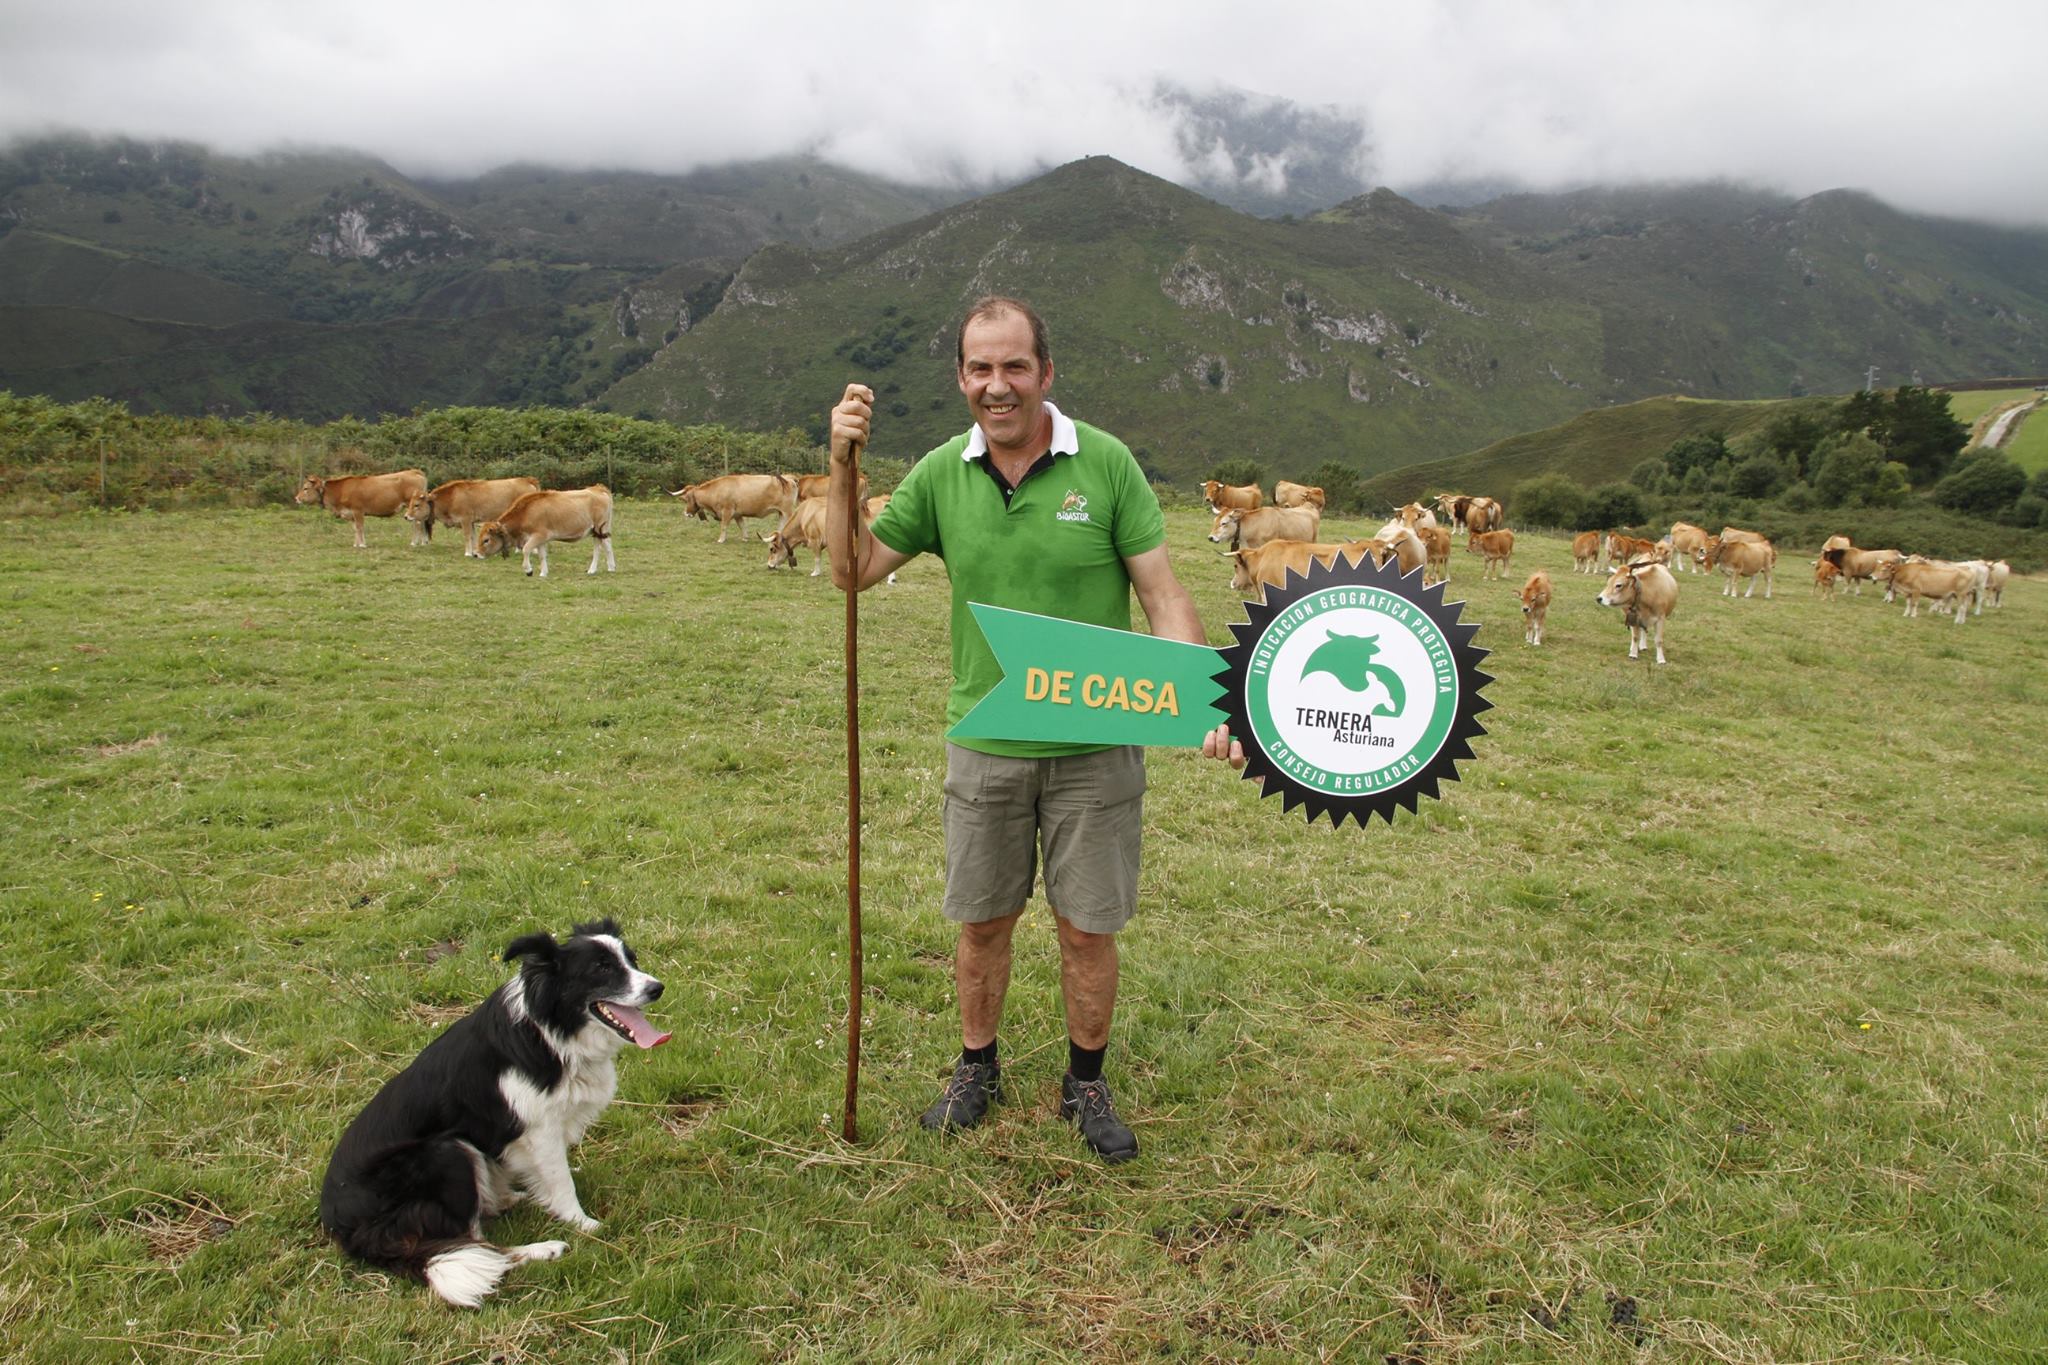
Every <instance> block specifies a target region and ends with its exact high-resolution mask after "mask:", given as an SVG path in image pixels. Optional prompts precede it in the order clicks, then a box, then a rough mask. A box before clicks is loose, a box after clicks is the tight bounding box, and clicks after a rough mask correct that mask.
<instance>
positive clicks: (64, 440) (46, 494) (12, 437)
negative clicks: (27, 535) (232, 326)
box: [0, 392, 902, 516]
mask: <svg viewBox="0 0 2048 1365" xmlns="http://www.w3.org/2000/svg"><path fill="white" fill-rule="evenodd" d="M412 466H417V467H419V468H420V469H423V470H425V471H426V474H427V477H428V479H429V480H431V481H433V482H434V483H441V482H444V481H446V480H448V479H462V478H496V477H502V476H506V475H511V474H528V475H532V476H533V477H535V478H537V479H539V480H540V481H541V482H542V483H543V484H544V485H546V486H547V487H550V488H564V487H578V486H581V485H584V484H590V483H605V484H609V485H610V486H611V488H612V491H613V492H615V493H617V494H619V495H621V496H623V497H633V496H641V495H645V494H650V493H655V492H659V491H663V490H666V489H674V488H680V487H681V486H682V485H684V484H686V483H693V482H696V481H698V480H700V479H705V478H710V477H712V476H713V475H716V474H722V473H764V472H774V471H783V470H788V471H795V472H804V473H815V472H817V471H819V470H822V469H823V468H824V452H823V451H822V450H821V449H819V448H818V447H817V446H815V445H813V444H812V443H811V441H810V439H809V437H807V436H805V435H804V433H802V432H800V431H796V430H794V429H792V430H787V431H776V432H754V431H735V430H732V429H731V428H728V427H720V426H696V427H678V426H671V425H669V424H668V423H665V422H648V421H642V420H640V419H638V418H633V417H622V416H619V415H617V414H613V413H601V412H590V411H586V410H583V409H572V408H435V409H429V410H423V411H420V412H415V413H413V414H411V415H410V416H406V417H389V418H386V419H384V420H383V421H381V422H366V421H361V420H358V419H344V420H342V421H338V422H329V423H326V424H324V425H319V426H314V425H310V424H307V423H304V422H295V421H288V420H286V419H284V418H278V417H267V416H255V417H239V418H219V417H169V416H138V415H136V414H134V413H131V412H129V411H128V409H127V408H126V407H124V406H123V405H121V404H119V403H114V402H109V401H107V400H106V399H99V398H95V399H89V400H87V401H85V402H82V403H56V402H52V401H51V400H49V399H46V398H38V397H21V396H17V395H15V394H11V393H6V392H0V515H8V516H25V515H26V516H35V515H47V514H51V513H57V512H65V511H75V510H79V509H82V508H89V507H101V506H104V507H108V508H133V509H140V508H153V509H158V510H166V509H171V508H177V507H199V506H211V507H219V506H254V505H257V504H260V503H267V502H280V501H288V500H289V499H290V498H291V496H292V493H293V492H294V491H295V490H296V489H297V488H298V486H299V483H300V481H301V480H302V479H303V478H304V477H305V476H306V475H307V474H312V473H320V474H357V473H368V472H372V471H376V470H385V469H404V468H409V467H412ZM884 466H887V467H884ZM868 472H869V479H870V482H871V483H872V484H873V485H874V486H875V487H876V489H877V490H878V491H882V492H887V491H888V490H889V489H891V488H893V487H894V486H895V483H896V481H897V480H898V479H900V478H901V477H902V471H901V470H898V469H896V468H895V467H894V466H893V464H890V463H889V462H878V463H877V464H876V467H875V468H872V469H870V470H869V471H868Z"/></svg>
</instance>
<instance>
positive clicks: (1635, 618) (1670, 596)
mask: <svg viewBox="0 0 2048 1365" xmlns="http://www.w3.org/2000/svg"><path fill="white" fill-rule="evenodd" d="M1598 600H1599V603H1600V605H1601V606H1603V607H1620V608H1621V615H1622V620H1623V621H1624V622H1625V623H1626V624H1627V626H1628V657H1629V658H1631V659H1634V658H1638V657H1640V656H1641V654H1642V652H1643V646H1644V645H1646V644H1650V643H1652V642H1653V641H1654V642H1655V644H1656V647H1657V662H1658V663H1660V664H1661V663H1663V662H1664V622H1665V620H1666V618H1668V617H1669V616H1670V615H1671V613H1672V612H1673V611H1675V610H1677V608H1678V580H1677V579H1675V578H1673V577H1672V576H1671V571H1670V570H1669V569H1667V568H1665V567H1664V566H1663V565H1662V564H1660V563H1658V562H1657V561H1656V560H1654V559H1649V558H1644V559H1639V560H1636V561H1635V562H1634V563H1631V564H1624V565H1623V566H1622V567H1621V568H1620V569H1617V570H1616V571H1615V574H1614V577H1612V578H1610V579H1608V580H1607V586H1606V587H1605V588H1602V589H1601V590H1600V596H1599V599H1598Z"/></svg>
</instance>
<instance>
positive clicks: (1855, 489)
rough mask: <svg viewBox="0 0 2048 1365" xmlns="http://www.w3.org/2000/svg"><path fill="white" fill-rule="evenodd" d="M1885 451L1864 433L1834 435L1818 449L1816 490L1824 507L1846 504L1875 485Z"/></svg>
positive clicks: (1815, 461)
mask: <svg viewBox="0 0 2048 1365" xmlns="http://www.w3.org/2000/svg"><path fill="white" fill-rule="evenodd" d="M1883 464H1884V451H1883V450H1882V449H1880V448H1879V446H1878V444H1877V442H1875V441H1873V440H1871V439H1870V438H1869V437H1868V436H1865V435H1864V434H1863V433H1862V432H1845V433H1841V434H1838V435H1834V436H1830V437H1828V438H1827V439H1826V440H1824V441H1822V442H1821V443H1820V445H1818V446H1817V447H1815V448H1814V452H1813V461H1812V468H1813V493H1814V497H1815V499H1816V500H1817V501H1818V502H1819V503H1820V504H1821V505H1822V506H1824V507H1845V506H1847V505H1848V504H1849V503H1850V502H1851V501H1852V500H1854V499H1855V498H1857V497H1859V496H1860V495H1861V494H1863V493H1864V492H1865V491H1866V490H1867V489H1869V488H1870V487H1871V485H1872V484H1873V483H1875V482H1876V479H1877V471H1878V469H1879V468H1880V467H1881V466H1882V465H1883Z"/></svg>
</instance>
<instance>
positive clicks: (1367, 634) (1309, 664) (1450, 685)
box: [1215, 555, 1493, 826]
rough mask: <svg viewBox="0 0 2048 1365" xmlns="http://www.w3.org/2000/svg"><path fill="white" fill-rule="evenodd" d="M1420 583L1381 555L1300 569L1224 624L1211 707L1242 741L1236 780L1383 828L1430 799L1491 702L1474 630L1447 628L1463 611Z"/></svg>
mask: <svg viewBox="0 0 2048 1365" xmlns="http://www.w3.org/2000/svg"><path fill="white" fill-rule="evenodd" d="M1422 573H1423V570H1422V569H1421V568H1420V567H1417V568H1416V569H1414V570H1412V571H1410V572H1409V573H1407V574H1405V575H1404V574H1402V572H1401V570H1400V566H1399V564H1398V563H1397V562H1396V561H1395V560H1394V559H1393V558H1392V557H1391V556H1389V557H1388V559H1387V562H1386V563H1385V564H1382V565H1375V564H1374V563H1373V561H1372V557H1371V556H1370V555H1362V556H1360V557H1359V559H1358V561H1357V562H1356V563H1355V564H1354V563H1352V562H1350V561H1348V560H1347V559H1346V558H1345V557H1344V556H1342V555H1339V556H1337V557H1336V558H1335V560H1334V562H1332V563H1330V564H1327V565H1325V564H1322V563H1319V562H1312V563H1311V564H1310V565H1309V571H1308V573H1307V574H1306V575H1305V576H1303V575H1297V574H1295V573H1293V572H1291V571H1290V572H1289V573H1288V575H1287V581H1286V584H1285V585H1284V586H1282V587H1278V588H1268V589H1267V590H1266V593H1265V597H1264V599H1263V600H1262V601H1257V602H1247V603H1246V604H1245V612H1246V617H1247V619H1246V620H1245V621H1244V622H1242V623H1241V624H1233V625H1232V626H1231V628H1230V629H1231V632H1232V634H1234V635H1235V636H1236V637H1237V643H1236V644H1235V645H1231V646H1227V647H1225V648H1224V649H1223V650H1222V651H1220V653H1221V657H1222V660H1223V663H1224V665H1225V666H1224V669H1223V671H1222V672H1220V673H1218V674H1216V675H1215V680H1216V681H1217V682H1219V683H1221V684H1222V685H1223V698H1222V700H1220V701H1218V702H1217V705H1218V706H1219V707H1220V708H1223V709H1224V710H1225V711H1226V712H1227V714H1228V717H1229V724H1230V730H1231V734H1232V735H1233V736H1235V737H1236V738H1238V739H1239V740H1241V741H1243V743H1244V749H1245V757H1246V763H1245V769H1244V776H1245V777H1246V778H1247V779H1249V780H1256V781H1260V782H1263V783H1264V784H1265V794H1266V795H1268V796H1271V795H1274V794H1275V793H1278V794H1279V796H1280V798H1281V804H1282V807H1283V808H1284V809H1286V810H1293V809H1294V808H1295V807H1296V806H1298V805H1299V806H1305V807H1306V808H1307V816H1308V819H1309V820H1311V821H1313V820H1314V819H1315V818H1316V817H1317V816H1318V815H1324V814H1327V815H1328V816H1329V817H1330V823H1331V825H1332V826H1336V825H1341V824H1343V823H1344V818H1345V817H1346V816H1349V817H1351V818H1352V819H1353V820H1356V821H1357V822H1358V823H1359V824H1361V825H1363V824H1365V823H1366V822H1367V821H1368V819H1369V818H1370V817H1371V816H1373V815H1375V814H1377V815H1379V816H1380V817H1381V818H1383V819H1385V820H1386V821H1387V822H1388V823H1390V824H1391V823H1392V822H1393V818H1394V808H1395V807H1396V806H1405V807H1407V809H1408V810H1409V811H1411V812H1412V811H1414V810H1415V807H1416V802H1417V801H1418V800H1419V799H1420V798H1421V797H1423V796H1428V797H1431V798H1433V799H1434V798H1436V797H1439V796H1440V795H1441V794H1442V793H1441V792H1440V791H1439V783H1441V782H1445V781H1450V782H1455V781H1457V780H1458V769H1457V761H1458V760H1459V759H1461V758H1462V759H1470V758H1471V757H1472V748H1471V743H1470V741H1471V740H1472V739H1473V737H1474V736H1477V735H1482V734H1485V733H1486V730H1485V727H1484V726H1482V725H1480V723H1479V719H1478V717H1479V713H1480V712H1482V711H1485V710H1488V709H1490V708H1491V707H1492V705H1493V703H1491V702H1489V701H1487V700H1486V699H1485V698H1484V697H1482V696H1480V695H1479V693H1480V689H1482V688H1484V687H1485V686H1486V685H1487V684H1488V683H1490V682H1492V681H1493V679H1492V677H1491V676H1490V675H1488V674H1486V673H1482V672H1480V671H1479V667H1478V665H1479V661H1480V660H1481V659H1484V658H1485V657H1486V655H1487V651H1486V650H1484V649H1480V648H1478V647H1477V646H1475V645H1474V644H1473V643H1472V640H1473V637H1474V636H1475V635H1477V634H1478V632H1479V627H1478V625H1477V624H1476V623H1473V624H1460V623H1459V621H1458V617H1459V615H1460V614H1461V612H1462V610H1463V607H1464V604H1463V603H1462V602H1445V601H1444V587H1445V585H1444V584H1442V583H1436V584H1432V585H1430V586H1429V587H1424V586H1423V585H1422Z"/></svg>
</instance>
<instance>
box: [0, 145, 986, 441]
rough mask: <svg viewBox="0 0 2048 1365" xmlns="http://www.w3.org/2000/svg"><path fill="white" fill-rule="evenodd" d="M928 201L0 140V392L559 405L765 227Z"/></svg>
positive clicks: (770, 166) (643, 354)
mask: <svg viewBox="0 0 2048 1365" xmlns="http://www.w3.org/2000/svg"><path fill="white" fill-rule="evenodd" d="M952 197H953V196H951V195H949V194H947V193H944V192H941V191H933V190H921V189H906V188H903V187H898V186H891V185H888V184H886V183H884V182H881V181H878V180H875V179H873V178H872V177H863V176H860V175H857V174H855V173H853V172H849V171H844V170H839V169H836V168H832V167H828V166H825V165H823V164H822V163H818V162H815V161H812V160H807V159H800V158H792V159H789V160H785V161H776V162H764V163H756V164H752V165H745V166H735V167H728V168H724V169H722V170H718V171H706V172H700V173H697V174H695V175H690V176H669V177H660V176H639V175H630V174H608V173H599V172H585V173H569V172H559V171H542V170H536V169H533V168H522V167H514V168H508V169H505V170H502V171H497V172H493V173H492V174H490V175H487V176H483V177H480V178H478V179H476V180H473V181H435V182H428V181H414V180H411V179H408V178H407V177H405V176H404V175H401V174H400V173H399V172H397V171H396V170H394V169H393V168H391V167H390V166H388V165H385V164H384V163H382V162H380V161H377V160H375V159H373V158H368V157H363V156H360V155H356V154H354V153H348V152H293V153H288V154H286V153H279V154H271V155H265V156H260V157H253V158H237V157H229V156H222V155H218V154H215V153H212V152H209V151H208V150H206V149H205V148H202V147H197V146H193V145H189V144H182V143H165V142H143V141H138V140H134V139H111V140H99V139H91V138H83V137H70V138H48V139H42V140H38V141H33V142H26V143H20V144H16V145H15V146H13V147H10V148H8V149H6V150H5V151H0V308H6V309H7V314H6V324H7V328H8V333H7V336H6V338H5V339H4V341H0V388H11V389H15V390H19V391H23V392H43V393H48V394H50V395H52V396H53V397H58V398H63V399H77V398H83V397H87V396H90V395H93V394H106V395H109V396H113V397H120V398H123V399H125V400H127V401H129V402H131V403H133V404H136V405H137V406H139V407H142V408H144V409H147V410H166V411H185V412H196V411H240V410H242V409H243V408H244V407H246V406H249V405H252V404H254V405H258V406H266V407H270V408H272V409H274V410H276V411H279V412H282V413H285V414H287V415H290V416H296V417H304V418H309V419H316V420H317V419H323V418H328V417H335V416H341V415H344V414H349V413H355V414H360V415H365V416H374V415H376V414H378V413H380V412H386V411H401V412H403V411H411V410H412V409H413V408H415V407H419V406H422V405H441V404H451V403H453V404H460V403H493V402H496V403H534V402H544V403H557V404H571V403H576V402H580V401H583V400H584V399H586V398H588V397H590V396H592V395H593V394H595V393H597V392H599V391H601V390H602V389H603V388H605V387H606V386H608V385H610V384H611V383H612V382H613V381H615V380H616V379H617V378H619V376H620V375H621V374H623V373H626V372H627V371H629V370H630V369H631V368H633V367H634V366H636V365H638V364H641V363H644V362H645V361H646V359H647V358H648V357H649V356H650V355H652V354H653V352H654V350H655V348H656V347H658V346H659V345H660V344H662V341H663V339H664V337H665V336H667V335H668V334H670V333H673V332H677V331H680V330H682V329H683V328H686V327H688V326H689V325H690V323H691V321H693V320H694V318H696V317H698V316H701V315H702V314H703V313H705V312H708V311H709V310H710V308H711V306H712V305H713V304H714V303H715V302H716V300H717V296H718V292H719V290H720V289H721V288H722V287H723V285H724V282H725V281H726V279H728V278H729V277H730V275H731V273H732V271H733V270H734V269H735V268H736V267H737V266H738V265H739V264H740V263H741V262H742V261H743V260H744V259H745V258H746V257H747V256H748V255H749V254H751V253H752V252H753V251H755V250H756V249H758V248H759V247H761V246H762V245H763V244H764V243H767V242H771V241H778V240H783V239H790V240H802V241H805V242H810V243H814V244H821V245H831V244H834V243H837V242H840V241H844V240H847V239H850V238H852V237H856V236H859V235H862V234H864V233H867V232H870V231H872V230H874V228H876V227H878V226H881V225H883V224H887V223H894V222H899V221H901V220H902V219H904V218H906V217H909V216H912V215H914V214H918V213H923V212H926V211H928V210H929V209H931V208H932V207H933V206H935V205H938V204H943V203H946V202H949V201H950V199H951V198H952ZM458 321H459V322H461V323H462V324H464V325H462V326H459V327H458V326H453V325H449V324H453V323H456V322H458ZM642 324H645V325H644V327H643V325H642Z"/></svg>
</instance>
